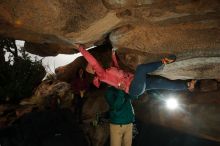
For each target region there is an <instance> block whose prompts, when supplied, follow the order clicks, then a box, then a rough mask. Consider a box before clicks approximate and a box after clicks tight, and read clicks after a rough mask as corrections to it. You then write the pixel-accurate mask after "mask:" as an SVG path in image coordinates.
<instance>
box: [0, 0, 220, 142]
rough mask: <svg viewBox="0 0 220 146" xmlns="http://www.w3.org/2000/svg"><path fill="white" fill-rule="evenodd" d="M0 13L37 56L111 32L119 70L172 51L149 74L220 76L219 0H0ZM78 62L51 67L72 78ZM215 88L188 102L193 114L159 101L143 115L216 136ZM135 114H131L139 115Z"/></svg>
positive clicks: (2, 31)
mask: <svg viewBox="0 0 220 146" xmlns="http://www.w3.org/2000/svg"><path fill="white" fill-rule="evenodd" d="M0 12H1V13H0V35H1V36H4V37H13V38H16V39H21V40H25V41H26V43H25V48H26V49H27V50H28V51H29V52H32V53H35V54H40V55H42V56H49V55H56V54H58V53H73V52H74V51H73V47H72V44H73V43H82V44H85V45H86V46H87V47H90V46H93V45H100V44H102V43H103V41H104V38H106V37H109V39H110V41H111V44H112V45H113V46H116V47H118V48H119V49H118V50H117V54H118V57H119V58H120V61H121V62H120V63H121V65H122V66H123V68H124V69H128V70H130V71H131V70H132V71H134V70H135V68H136V66H137V65H138V64H141V63H147V62H151V61H156V60H159V59H161V58H162V57H164V56H166V55H168V54H175V55H177V58H178V59H177V62H175V63H173V64H170V65H167V66H165V67H164V68H163V70H158V71H156V72H154V74H156V75H162V76H164V77H167V78H170V79H184V80H185V79H192V78H196V79H218V80H219V71H220V69H219V63H220V59H219V57H220V1H219V0H212V1H207V0H195V1H181V0H173V1H167V0H123V1H122V0H121V1H118V0H65V1H63V0H47V1H40V0H35V1H29V0H20V1H17V0H7V1H6V0H5V1H1V2H0ZM101 50H106V48H102V49H101ZM101 50H100V49H97V50H94V51H96V52H98V53H99V52H101ZM98 53H97V56H96V57H99V61H102V62H103V63H106V61H107V60H106V58H107V57H103V56H104V55H103V54H102V55H101V54H98ZM105 55H106V56H109V52H107V53H105ZM79 60H80V59H79ZM76 62H77V61H76ZM76 62H75V63H73V64H70V65H68V66H66V67H63V68H59V69H57V74H58V75H59V78H60V79H62V80H65V81H69V80H71V77H70V76H71V75H72V73H74V72H75V69H76V67H77V66H78V65H81V64H83V65H85V64H86V63H85V61H82V62H81V61H78V63H76ZM55 87H56V85H55ZM215 87H216V85H215ZM213 88H214V87H213ZM213 88H212V89H213ZM54 89H55V88H54ZM203 89H204V88H203ZM204 90H206V91H207V90H208V89H207V88H206V89H204ZM218 90H219V89H218ZM208 93H209V92H208ZM211 93H212V92H211ZM203 94H205V93H202V94H199V95H194V96H195V97H198V98H200V97H201V96H203ZM213 94H214V95H213V96H214V97H216V100H213V99H211V98H210V97H208V95H207V97H205V98H204V99H206V100H205V101H206V103H204V102H202V101H203V100H197V101H196V102H194V103H193V102H189V103H187V104H186V107H185V109H186V111H188V112H190V113H192V115H187V114H186V113H175V114H174V115H175V116H174V115H170V114H169V113H166V111H165V110H162V109H161V107H160V106H159V105H158V106H153V107H152V106H151V105H154V104H149V105H148V110H147V111H148V112H149V116H151V118H146V119H142V120H144V121H145V122H147V121H150V122H153V123H157V124H161V125H163V126H169V127H171V128H174V129H178V130H181V131H185V132H189V133H192V134H195V135H197V136H201V137H205V138H208V139H212V140H216V141H220V137H219V135H220V134H219V131H220V129H219V126H218V125H219V124H218V123H219V116H218V113H219V104H220V102H219V99H217V98H219V93H218V91H216V92H213ZM212 101H213V102H212ZM214 101H215V102H214ZM146 106H147V105H146ZM137 109H138V108H137ZM142 110H143V109H142ZM141 112H142V111H138V112H137V113H139V114H138V115H139V117H141V114H140V113H141ZM203 116H207V117H208V118H203ZM182 117H184V118H182ZM195 117H196V118H195ZM206 122H207V123H208V124H207V125H206V124H205V123H206ZM170 123H172V124H170ZM198 123H199V124H198ZM197 125H198V127H197ZM199 126H200V127H199ZM212 131H213V132H212Z"/></svg>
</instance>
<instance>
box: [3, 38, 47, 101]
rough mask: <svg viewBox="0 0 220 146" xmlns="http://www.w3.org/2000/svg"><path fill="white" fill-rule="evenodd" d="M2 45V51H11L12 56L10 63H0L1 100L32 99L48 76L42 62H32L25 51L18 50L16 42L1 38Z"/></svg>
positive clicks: (9, 59)
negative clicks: (35, 91) (44, 78)
mask: <svg viewBox="0 0 220 146" xmlns="http://www.w3.org/2000/svg"><path fill="white" fill-rule="evenodd" d="M0 44H1V45H0V47H1V48H0V51H2V52H4V51H5V52H8V51H9V52H11V55H12V56H9V58H8V61H5V59H4V61H3V62H0V99H1V100H3V101H5V100H6V99H10V101H12V102H18V101H20V99H22V98H24V97H30V96H31V95H32V93H33V90H34V88H35V87H36V86H38V85H39V83H40V82H41V80H42V79H43V77H44V76H45V74H46V71H45V69H44V67H43V66H42V61H41V60H36V59H35V60H34V61H32V60H31V57H30V56H28V55H27V54H26V53H25V51H24V50H18V49H17V47H16V45H15V40H12V39H4V38H0ZM18 52H20V53H21V55H20V56H18ZM3 54H4V53H3ZM0 57H1V56H0ZM1 60H3V59H1Z"/></svg>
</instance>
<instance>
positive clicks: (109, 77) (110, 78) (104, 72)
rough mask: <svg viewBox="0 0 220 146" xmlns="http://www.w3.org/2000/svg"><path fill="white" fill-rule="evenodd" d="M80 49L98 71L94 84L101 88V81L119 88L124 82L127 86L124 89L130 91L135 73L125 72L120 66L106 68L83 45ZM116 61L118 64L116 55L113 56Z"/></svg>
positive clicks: (96, 71)
mask: <svg viewBox="0 0 220 146" xmlns="http://www.w3.org/2000/svg"><path fill="white" fill-rule="evenodd" d="M79 51H80V52H81V53H82V55H83V56H84V58H85V59H86V60H87V61H88V63H89V64H90V65H91V66H92V68H93V70H94V71H95V73H96V75H97V76H96V77H95V78H94V80H93V84H94V85H95V86H96V87H97V88H99V86H100V81H101V82H104V83H107V84H109V85H111V86H114V87H115V88H119V87H118V86H119V84H124V85H125V88H124V89H123V90H124V91H125V92H126V93H128V91H129V86H130V84H131V81H132V80H133V78H134V75H133V74H131V73H129V72H124V71H123V70H121V69H120V68H118V67H110V68H108V69H104V68H103V67H102V66H101V65H100V64H99V63H98V61H97V60H96V59H95V58H94V57H93V56H92V55H91V54H90V53H89V52H88V51H87V50H85V49H84V48H83V47H80V48H79ZM112 57H113V58H112V59H113V61H114V63H116V65H117V66H118V63H117V60H116V56H112Z"/></svg>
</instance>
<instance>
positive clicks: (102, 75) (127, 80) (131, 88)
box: [74, 44, 196, 97]
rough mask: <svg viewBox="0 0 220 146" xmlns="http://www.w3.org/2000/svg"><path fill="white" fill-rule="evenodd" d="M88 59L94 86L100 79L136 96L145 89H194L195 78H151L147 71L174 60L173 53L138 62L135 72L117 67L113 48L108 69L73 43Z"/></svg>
mask: <svg viewBox="0 0 220 146" xmlns="http://www.w3.org/2000/svg"><path fill="white" fill-rule="evenodd" d="M74 46H75V47H76V48H77V49H78V50H79V51H80V52H81V53H82V55H83V56H84V58H85V59H86V60H87V61H88V65H87V68H86V70H87V72H89V73H92V74H96V77H95V78H94V80H93V84H94V85H95V86H96V87H99V86H100V81H102V82H105V83H107V84H109V85H111V86H113V87H115V88H117V89H121V90H124V91H125V92H126V93H128V94H130V95H131V96H135V97H138V96H140V95H142V94H143V93H144V92H145V91H146V90H152V89H166V90H189V91H192V90H193V89H194V86H195V83H196V81H195V80H191V81H189V82H187V81H180V80H169V79H166V78H159V77H158V78H153V77H152V76H151V75H148V73H151V72H153V71H155V70H157V69H158V68H159V67H160V66H162V65H166V64H169V63H172V62H174V61H175V60H176V57H175V56H174V55H171V56H169V57H166V58H163V59H162V60H161V61H158V62H153V63H147V64H140V65H138V67H137V69H136V71H135V74H134V75H133V74H132V73H129V72H125V71H123V70H122V69H120V68H119V66H118V63H117V59H116V56H115V50H114V49H113V53H112V60H113V62H114V63H113V65H114V66H112V67H110V68H108V69H104V68H103V67H102V66H101V65H100V64H99V63H98V61H97V60H96V59H95V58H94V57H93V56H92V55H91V54H90V53H89V52H88V51H87V50H85V48H84V46H83V45H81V44H75V45H74Z"/></svg>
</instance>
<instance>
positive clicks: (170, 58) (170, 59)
mask: <svg viewBox="0 0 220 146" xmlns="http://www.w3.org/2000/svg"><path fill="white" fill-rule="evenodd" d="M161 61H162V63H163V64H170V63H173V62H175V61H176V55H169V56H168V57H165V58H163V59H161Z"/></svg>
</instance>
